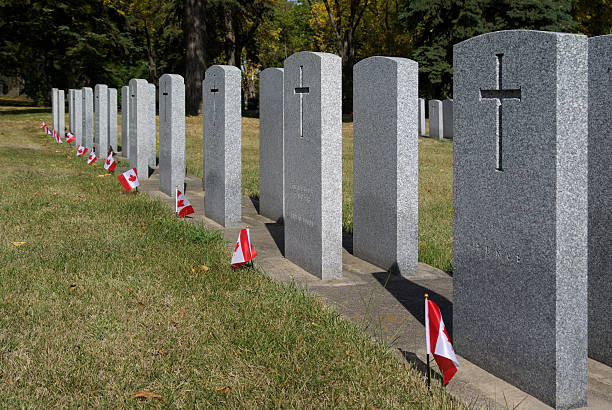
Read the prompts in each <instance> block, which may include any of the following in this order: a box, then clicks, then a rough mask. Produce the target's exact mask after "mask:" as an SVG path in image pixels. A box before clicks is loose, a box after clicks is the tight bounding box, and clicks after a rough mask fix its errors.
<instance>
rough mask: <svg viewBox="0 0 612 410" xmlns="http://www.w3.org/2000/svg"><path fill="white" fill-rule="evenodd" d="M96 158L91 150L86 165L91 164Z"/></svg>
mask: <svg viewBox="0 0 612 410" xmlns="http://www.w3.org/2000/svg"><path fill="white" fill-rule="evenodd" d="M97 159H98V157H96V153H95V152H93V151H91V153H90V154H89V157H88V158H87V165H91V164H93V163H94V162H96V160H97Z"/></svg>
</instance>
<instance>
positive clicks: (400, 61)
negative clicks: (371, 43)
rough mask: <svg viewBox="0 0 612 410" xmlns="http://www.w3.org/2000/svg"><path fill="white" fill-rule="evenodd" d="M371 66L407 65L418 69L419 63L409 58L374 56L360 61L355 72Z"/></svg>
mask: <svg viewBox="0 0 612 410" xmlns="http://www.w3.org/2000/svg"><path fill="white" fill-rule="evenodd" d="M370 64H378V65H381V64H385V65H392V66H396V67H397V66H401V65H407V66H414V67H416V68H418V66H419V63H417V62H416V61H414V60H411V59H409V58H403V57H387V56H372V57H368V58H364V59H363V60H361V61H359V62H358V63H357V64H355V70H357V69H359V68H361V67H365V66H368V65H370Z"/></svg>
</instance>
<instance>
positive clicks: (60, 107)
mask: <svg viewBox="0 0 612 410" xmlns="http://www.w3.org/2000/svg"><path fill="white" fill-rule="evenodd" d="M65 110H66V99H65V97H64V90H57V124H58V128H57V133H58V134H59V135H60V137H62V138H64V136H65V135H66V113H65Z"/></svg>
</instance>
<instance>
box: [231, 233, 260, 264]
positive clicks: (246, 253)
mask: <svg viewBox="0 0 612 410" xmlns="http://www.w3.org/2000/svg"><path fill="white" fill-rule="evenodd" d="M256 256H257V252H256V251H255V248H253V245H251V236H250V235H249V228H248V227H247V228H244V229H241V230H240V234H239V235H238V242H236V247H235V248H234V255H233V256H232V268H237V267H240V266H242V265H244V264H245V263H247V262H249V261H251V260H253V258H255V257H256Z"/></svg>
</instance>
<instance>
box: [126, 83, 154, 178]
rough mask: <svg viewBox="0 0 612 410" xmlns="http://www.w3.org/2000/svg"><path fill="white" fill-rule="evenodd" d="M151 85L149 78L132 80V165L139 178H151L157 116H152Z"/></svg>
mask: <svg viewBox="0 0 612 410" xmlns="http://www.w3.org/2000/svg"><path fill="white" fill-rule="evenodd" d="M150 92H151V87H149V83H148V82H147V80H142V79H137V78H133V79H131V80H130V167H131V168H136V173H137V174H138V178H139V179H148V178H149V158H150V156H151V149H150V141H151V135H152V134H153V133H154V131H153V127H154V126H155V118H154V117H153V118H151V108H150V105H151V97H150V95H149V94H150Z"/></svg>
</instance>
